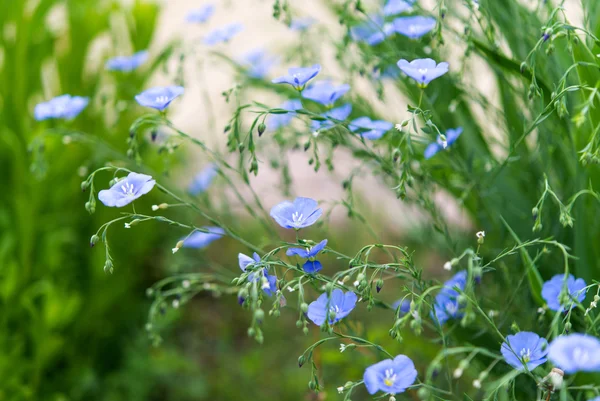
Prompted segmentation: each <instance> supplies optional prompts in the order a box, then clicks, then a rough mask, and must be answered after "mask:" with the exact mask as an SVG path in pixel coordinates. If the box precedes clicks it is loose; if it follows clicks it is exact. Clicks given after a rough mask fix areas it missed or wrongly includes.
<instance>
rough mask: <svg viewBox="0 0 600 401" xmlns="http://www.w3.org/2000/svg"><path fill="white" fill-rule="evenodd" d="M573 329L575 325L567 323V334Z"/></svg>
mask: <svg viewBox="0 0 600 401" xmlns="http://www.w3.org/2000/svg"><path fill="white" fill-rule="evenodd" d="M572 328H573V325H572V324H571V322H567V323H565V331H566V332H567V333H569V332H570V331H571V329H572Z"/></svg>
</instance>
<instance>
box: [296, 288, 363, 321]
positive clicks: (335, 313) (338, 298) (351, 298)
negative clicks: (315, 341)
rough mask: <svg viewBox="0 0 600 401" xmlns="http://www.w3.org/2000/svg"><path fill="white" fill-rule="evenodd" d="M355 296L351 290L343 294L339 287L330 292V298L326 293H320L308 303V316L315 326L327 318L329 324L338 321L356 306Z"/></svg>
mask: <svg viewBox="0 0 600 401" xmlns="http://www.w3.org/2000/svg"><path fill="white" fill-rule="evenodd" d="M356 301H357V297H356V294H355V293H353V292H352V291H348V292H347V293H345V294H344V291H342V290H340V289H339V288H336V289H334V290H333V291H332V292H331V298H329V297H328V296H327V294H321V295H320V296H319V298H317V300H316V301H313V302H311V303H310V305H308V313H307V315H308V318H309V319H310V320H311V321H312V322H313V323H314V324H316V325H317V326H321V325H322V324H323V323H325V320H326V319H328V320H329V324H334V323H336V322H339V321H340V320H341V319H343V318H345V317H346V316H348V315H349V314H350V312H352V309H354V307H355V306H356Z"/></svg>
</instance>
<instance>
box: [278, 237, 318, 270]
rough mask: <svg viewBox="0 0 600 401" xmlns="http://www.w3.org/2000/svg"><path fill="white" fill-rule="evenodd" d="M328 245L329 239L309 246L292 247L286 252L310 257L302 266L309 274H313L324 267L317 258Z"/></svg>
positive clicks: (305, 257) (290, 254)
mask: <svg viewBox="0 0 600 401" xmlns="http://www.w3.org/2000/svg"><path fill="white" fill-rule="evenodd" d="M325 245H327V240H326V239H324V240H323V241H321V242H319V243H318V244H317V245H315V246H313V247H309V248H290V249H288V250H287V252H286V253H285V254H286V255H288V256H294V255H296V256H300V257H301V258H304V259H308V261H306V263H304V265H303V266H302V269H303V270H304V271H305V272H307V273H308V274H313V273H316V272H318V271H319V270H321V269H322V268H323V265H322V264H321V262H319V261H318V260H315V258H316V257H317V255H318V254H319V253H320V252H321V251H322V250H323V248H325Z"/></svg>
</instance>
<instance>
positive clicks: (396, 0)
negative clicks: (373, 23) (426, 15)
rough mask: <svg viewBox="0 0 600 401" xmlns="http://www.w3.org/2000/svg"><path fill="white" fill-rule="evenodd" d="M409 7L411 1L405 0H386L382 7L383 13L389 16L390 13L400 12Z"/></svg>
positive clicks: (407, 9)
mask: <svg viewBox="0 0 600 401" xmlns="http://www.w3.org/2000/svg"><path fill="white" fill-rule="evenodd" d="M410 9H411V3H409V2H408V1H405V0H388V2H387V3H386V4H385V6H384V7H383V15H385V16H386V17H389V16H391V15H397V14H401V13H403V12H405V11H409V10H410Z"/></svg>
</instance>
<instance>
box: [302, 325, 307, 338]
mask: <svg viewBox="0 0 600 401" xmlns="http://www.w3.org/2000/svg"><path fill="white" fill-rule="evenodd" d="M302 332H303V333H304V335H305V336H307V335H308V327H306V326H304V328H303V329H302Z"/></svg>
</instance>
